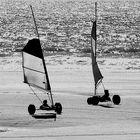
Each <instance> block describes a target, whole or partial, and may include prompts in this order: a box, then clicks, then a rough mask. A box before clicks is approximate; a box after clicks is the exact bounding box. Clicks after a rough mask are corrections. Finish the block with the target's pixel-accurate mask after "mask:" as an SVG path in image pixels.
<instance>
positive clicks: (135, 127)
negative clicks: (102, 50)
mask: <svg viewBox="0 0 140 140" xmlns="http://www.w3.org/2000/svg"><path fill="white" fill-rule="evenodd" d="M47 68H48V73H49V77H50V83H51V86H52V92H53V97H54V101H55V102H61V104H62V106H63V112H62V114H61V115H57V119H56V121H54V119H34V118H33V117H31V116H30V115H29V114H28V111H27V108H28V105H29V104H31V103H33V104H35V106H36V107H38V106H39V105H40V102H39V101H38V100H37V98H36V97H35V96H34V95H33V94H32V91H31V90H30V88H29V87H28V85H26V84H24V83H23V82H22V81H23V74H22V71H20V70H19V71H8V70H7V71H1V72H0V77H1V78H0V140H3V139H4V140H5V139H6V140H7V139H8V140H11V139H16V140H17V139H24V140H28V139H34V140H37V139H39V140H44V139H49V140H63V139H64V140H66V139H68V140H69V139H72V140H79V139H82V140H93V139H97V140H100V139H101V140H103V139H104V140H106V139H107V140H108V139H111V140H112V139H113V140H118V139H119V140H124V139H126V140H138V139H139V138H140V93H139V92H140V86H139V83H140V82H139V77H140V71H138V70H109V69H105V70H103V69H102V73H103V75H104V85H105V87H106V88H107V89H110V93H111V96H112V95H113V94H119V95H120V96H121V104H120V105H114V104H113V103H111V102H108V103H100V104H99V105H98V106H89V105H88V104H87V101H86V100H87V98H88V97H90V96H92V94H93V89H94V87H93V77H92V71H91V67H90V66H89V65H84V66H82V65H81V66H80V65H79V67H75V66H74V65H67V66H65V67H64V66H62V65H49V66H48V67H47ZM101 91H102V88H99V91H98V92H101ZM38 92H39V96H40V97H41V98H45V96H46V95H44V94H42V93H40V91H38Z"/></svg>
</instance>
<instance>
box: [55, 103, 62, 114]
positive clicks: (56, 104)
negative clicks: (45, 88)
mask: <svg viewBox="0 0 140 140" xmlns="http://www.w3.org/2000/svg"><path fill="white" fill-rule="evenodd" d="M55 112H56V113H57V114H61V113H62V105H61V104H60V103H55Z"/></svg>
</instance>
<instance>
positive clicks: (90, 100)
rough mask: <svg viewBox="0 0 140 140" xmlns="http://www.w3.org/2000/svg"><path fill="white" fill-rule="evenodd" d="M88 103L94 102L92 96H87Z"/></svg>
mask: <svg viewBox="0 0 140 140" xmlns="http://www.w3.org/2000/svg"><path fill="white" fill-rule="evenodd" d="M87 103H88V105H91V104H92V97H89V98H87Z"/></svg>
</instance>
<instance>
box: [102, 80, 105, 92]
mask: <svg viewBox="0 0 140 140" xmlns="http://www.w3.org/2000/svg"><path fill="white" fill-rule="evenodd" d="M101 83H102V86H103V88H104V90H105V86H104V84H103V81H101Z"/></svg>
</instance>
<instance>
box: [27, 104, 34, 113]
mask: <svg viewBox="0 0 140 140" xmlns="http://www.w3.org/2000/svg"><path fill="white" fill-rule="evenodd" d="M35 111H36V108H35V105H33V104H30V105H29V106H28V112H29V114H30V115H34V113H35Z"/></svg>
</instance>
